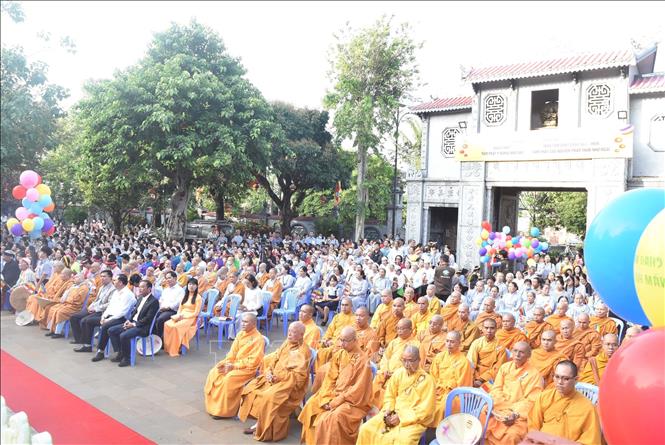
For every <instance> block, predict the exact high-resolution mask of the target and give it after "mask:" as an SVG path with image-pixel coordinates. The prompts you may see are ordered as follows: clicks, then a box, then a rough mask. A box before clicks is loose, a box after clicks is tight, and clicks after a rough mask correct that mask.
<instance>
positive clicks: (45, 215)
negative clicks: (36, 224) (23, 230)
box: [39, 212, 51, 219]
mask: <svg viewBox="0 0 665 445" xmlns="http://www.w3.org/2000/svg"><path fill="white" fill-rule="evenodd" d="M39 216H40V217H41V219H51V217H50V216H49V214H48V213H46V212H42V213H40V214H39Z"/></svg>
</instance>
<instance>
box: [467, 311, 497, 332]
mask: <svg viewBox="0 0 665 445" xmlns="http://www.w3.org/2000/svg"><path fill="white" fill-rule="evenodd" d="M488 318H493V319H494V320H496V327H497V329H499V328H500V327H501V315H499V314H497V313H496V312H484V311H483V312H479V313H478V316H477V317H476V319H475V320H474V321H473V322H474V323H475V324H476V326H478V328H479V329H482V327H483V321H485V320H487V319H488Z"/></svg>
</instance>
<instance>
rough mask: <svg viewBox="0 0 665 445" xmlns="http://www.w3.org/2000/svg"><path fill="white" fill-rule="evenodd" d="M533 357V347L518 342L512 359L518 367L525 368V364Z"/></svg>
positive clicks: (514, 346) (523, 342) (514, 347)
mask: <svg viewBox="0 0 665 445" xmlns="http://www.w3.org/2000/svg"><path fill="white" fill-rule="evenodd" d="M529 357H531V346H529V343H527V342H525V341H518V342H517V343H515V344H514V345H513V351H512V358H513V362H515V365H516V366H517V367H520V366H524V364H525V363H526V362H527V360H529Z"/></svg>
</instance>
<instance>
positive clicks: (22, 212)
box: [14, 207, 30, 221]
mask: <svg viewBox="0 0 665 445" xmlns="http://www.w3.org/2000/svg"><path fill="white" fill-rule="evenodd" d="M14 214H15V215H16V218H18V220H19V221H23V220H24V219H26V218H27V217H28V215H30V210H28V209H26V208H25V207H19V208H18V209H16V212H14Z"/></svg>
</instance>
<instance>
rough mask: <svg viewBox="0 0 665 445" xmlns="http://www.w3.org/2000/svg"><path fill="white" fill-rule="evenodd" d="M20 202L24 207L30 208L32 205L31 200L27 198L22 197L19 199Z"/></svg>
mask: <svg viewBox="0 0 665 445" xmlns="http://www.w3.org/2000/svg"><path fill="white" fill-rule="evenodd" d="M21 204H22V205H23V207H25V208H26V209H30V206H31V205H32V201H30V200H29V199H28V198H23V199H22V200H21Z"/></svg>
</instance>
